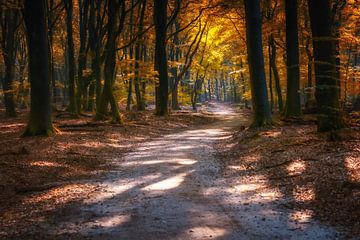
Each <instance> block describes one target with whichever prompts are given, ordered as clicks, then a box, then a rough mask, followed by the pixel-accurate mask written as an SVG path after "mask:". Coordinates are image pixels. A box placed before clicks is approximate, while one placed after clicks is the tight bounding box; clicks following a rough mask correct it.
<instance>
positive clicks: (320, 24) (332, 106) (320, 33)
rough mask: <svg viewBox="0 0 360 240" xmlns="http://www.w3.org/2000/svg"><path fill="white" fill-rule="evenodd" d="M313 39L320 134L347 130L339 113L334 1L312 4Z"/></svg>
mask: <svg viewBox="0 0 360 240" xmlns="http://www.w3.org/2000/svg"><path fill="white" fill-rule="evenodd" d="M308 5H309V15H310V23H311V30H312V35H313V48H314V61H315V78H316V91H315V98H316V101H317V104H318V108H319V113H318V131H320V132H323V131H331V130H337V129H340V128H343V127H344V121H343V116H342V113H341V109H340V101H339V97H340V96H339V86H338V82H337V79H336V60H335V59H336V57H335V40H334V36H333V31H332V27H331V23H332V20H331V0H309V1H308Z"/></svg>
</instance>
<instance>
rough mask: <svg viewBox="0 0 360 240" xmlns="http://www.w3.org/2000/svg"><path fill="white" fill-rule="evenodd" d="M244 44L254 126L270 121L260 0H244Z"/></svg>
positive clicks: (267, 123) (266, 123) (269, 122)
mask: <svg viewBox="0 0 360 240" xmlns="http://www.w3.org/2000/svg"><path fill="white" fill-rule="evenodd" d="M244 3H245V20H246V45H247V52H248V62H249V70H250V86H251V97H252V103H253V108H254V120H253V123H252V125H253V126H254V127H260V126H266V125H270V124H271V123H272V119H271V112H270V105H269V100H268V95H267V86H266V79H265V66H264V55H263V48H262V31H261V16H260V0H244Z"/></svg>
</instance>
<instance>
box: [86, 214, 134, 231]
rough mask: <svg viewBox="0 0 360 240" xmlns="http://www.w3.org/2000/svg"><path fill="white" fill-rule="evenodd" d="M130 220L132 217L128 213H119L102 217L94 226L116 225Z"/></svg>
mask: <svg viewBox="0 0 360 240" xmlns="http://www.w3.org/2000/svg"><path fill="white" fill-rule="evenodd" d="M129 221H130V217H129V216H128V215H117V216H111V217H102V218H99V219H98V220H96V221H95V222H94V224H93V225H94V226H96V227H105V228H108V227H115V226H120V225H121V224H124V223H126V222H129Z"/></svg>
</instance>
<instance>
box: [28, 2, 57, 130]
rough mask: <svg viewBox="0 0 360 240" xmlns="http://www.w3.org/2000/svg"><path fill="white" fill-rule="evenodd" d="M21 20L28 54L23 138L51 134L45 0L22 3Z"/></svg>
mask: <svg viewBox="0 0 360 240" xmlns="http://www.w3.org/2000/svg"><path fill="white" fill-rule="evenodd" d="M24 8H25V9H24V10H25V11H24V20H25V25H26V30H27V39H28V51H29V79H30V84H31V108H30V116H29V122H28V124H27V127H26V130H25V132H24V134H23V136H34V135H45V136H50V135H53V134H54V133H55V128H54V127H53V125H52V120H51V70H50V56H49V43H48V35H47V29H48V28H47V21H46V0H38V1H33V0H25V3H24Z"/></svg>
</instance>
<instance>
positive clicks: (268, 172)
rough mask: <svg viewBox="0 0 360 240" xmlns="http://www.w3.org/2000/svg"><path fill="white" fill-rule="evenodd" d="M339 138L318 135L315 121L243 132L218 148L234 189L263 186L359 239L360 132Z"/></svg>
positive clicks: (302, 209)
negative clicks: (244, 185) (238, 184)
mask: <svg viewBox="0 0 360 240" xmlns="http://www.w3.org/2000/svg"><path fill="white" fill-rule="evenodd" d="M353 121H356V120H353ZM338 135H339V136H338V137H336V140H337V141H331V139H333V138H332V137H331V138H330V140H329V136H328V135H325V134H318V133H317V132H316V126H315V124H314V122H313V121H302V122H296V121H295V122H282V124H280V126H275V127H273V128H270V129H260V130H251V129H246V130H245V129H238V131H236V132H235V133H234V135H233V137H232V138H231V139H229V140H228V141H227V142H226V143H221V144H219V146H218V151H219V154H220V157H221V158H222V159H223V160H224V162H223V175H224V176H225V177H226V178H227V179H228V181H229V185H231V181H232V182H235V181H236V182H242V183H249V184H252V183H254V182H258V181H261V182H264V183H266V184H265V185H266V186H267V187H269V188H272V189H277V191H279V192H280V195H282V196H283V197H284V198H287V199H289V200H290V201H289V204H286V206H284V207H286V208H289V209H291V210H299V211H300V212H307V213H308V215H309V216H308V217H310V218H315V219H318V220H320V221H323V222H324V223H327V224H331V225H333V226H336V227H339V229H342V230H345V231H346V232H348V234H349V237H350V236H351V237H354V236H360V221H359V219H360V132H359V131H358V129H357V128H356V127H355V128H353V129H352V130H350V131H349V130H345V131H342V132H340V133H339V134H338Z"/></svg>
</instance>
